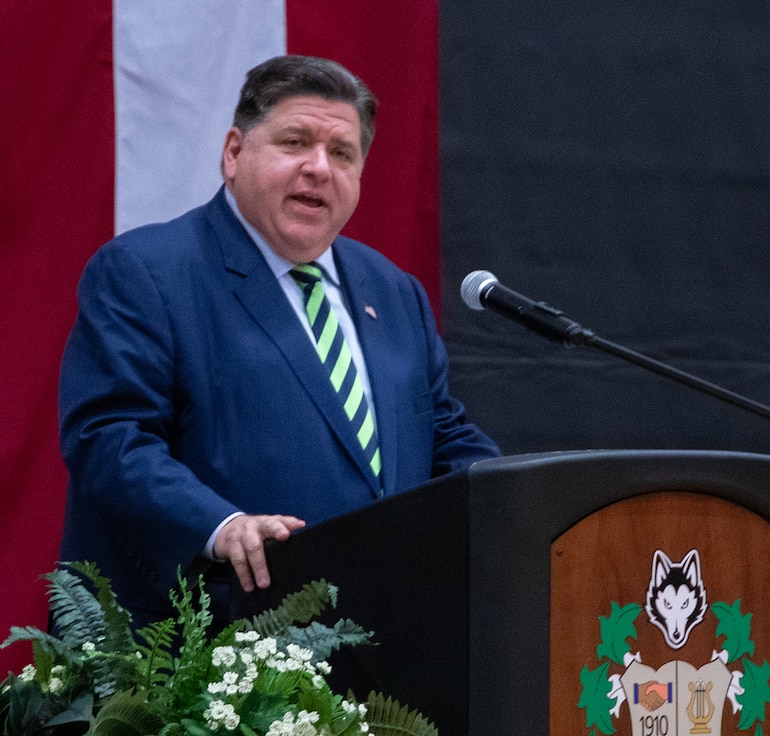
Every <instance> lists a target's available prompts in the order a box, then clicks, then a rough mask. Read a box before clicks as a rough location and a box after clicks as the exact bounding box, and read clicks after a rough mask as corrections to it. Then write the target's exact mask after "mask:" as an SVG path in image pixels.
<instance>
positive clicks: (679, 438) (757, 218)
mask: <svg viewBox="0 0 770 736" xmlns="http://www.w3.org/2000/svg"><path fill="white" fill-rule="evenodd" d="M440 40H441V43H440V62H441V63H440V72H441V73H440V90H441V108H440V109H441V117H440V123H441V124H440V131H441V162H442V167H441V188H442V197H441V222H442V224H441V233H442V252H443V256H442V267H443V308H444V334H445V337H446V341H447V344H448V348H449V351H450V355H451V359H452V374H453V379H454V386H455V390H456V392H457V393H458V394H459V395H460V396H461V397H462V398H463V399H464V400H465V402H466V404H467V407H468V410H469V412H470V413H471V415H472V416H473V417H474V418H475V419H478V420H479V421H480V422H481V423H482V424H483V425H484V426H485V427H486V428H487V429H488V430H489V431H490V433H491V434H492V435H493V436H495V437H496V438H497V439H498V441H499V442H500V444H501V446H502V447H503V449H504V451H505V452H506V453H515V452H530V451H542V450H560V449H584V448H600V447H601V448H621V447H622V448H708V449H733V450H750V451H759V452H768V451H770V423H768V420H766V419H763V418H761V417H755V416H754V415H752V414H750V413H747V412H745V411H743V410H741V409H736V408H733V407H731V406H727V405H725V404H723V403H721V402H719V401H717V400H716V399H713V398H710V397H708V396H703V395H701V394H700V393H697V392H695V391H693V390H692V389H689V388H685V387H682V386H679V385H678V384H674V383H671V382H669V381H667V380H665V379H663V378H660V377H658V376H656V375H653V374H651V373H648V372H646V371H644V370H642V369H641V368H638V367H636V366H632V365H629V364H627V363H625V362H623V361H621V360H619V359H616V358H611V357H609V356H606V355H604V354H603V353H600V352H598V351H596V350H593V349H583V348H581V349H574V350H567V349H565V348H563V347H561V346H560V345H557V344H554V343H551V342H547V341H546V340H544V339H543V338H542V337H540V336H539V335H535V334H534V333H531V332H529V331H527V330H526V328H524V327H521V326H519V325H518V324H515V323H513V322H509V321H506V320H505V319H504V318H503V317H500V316H498V315H496V314H494V313H492V312H489V311H485V312H471V310H469V309H468V308H467V307H466V306H465V305H464V304H463V303H462V302H461V301H460V297H459V285H460V282H461V281H462V278H463V276H464V275H465V274H466V273H468V272H470V271H472V270H476V269H487V270H490V271H492V272H493V273H494V274H495V275H497V277H498V278H499V279H500V281H501V282H502V283H503V284H506V285H507V286H509V287H510V288H512V289H514V290H516V291H519V292H521V293H523V294H525V295H527V296H529V297H531V298H533V299H535V300H544V301H546V302H548V303H550V304H552V305H553V306H555V307H558V308H559V309H561V310H563V311H564V312H565V313H566V314H567V315H569V316H570V317H572V318H573V319H575V320H576V321H578V322H579V323H581V324H582V325H583V326H585V327H588V328H591V329H593V330H594V331H595V332H596V333H597V334H598V335H600V336H602V337H604V338H606V339H609V340H612V341H615V342H618V343H620V344H622V345H625V346H627V347H630V348H633V349H635V350H637V351H639V352H642V353H645V354H648V355H650V356H653V357H655V358H657V359H659V360H662V361H664V362H667V363H670V364H673V365H674V366H676V367H677V368H679V369H681V370H684V371H687V372H690V373H693V374H695V375H697V376H700V377H702V378H704V379H707V380H709V381H712V382H714V383H717V384H719V385H722V386H724V387H726V388H728V389H729V390H731V391H734V392H737V393H740V394H744V395H747V396H748V397H750V398H752V399H754V400H756V401H759V402H762V403H770V382H769V381H768V377H769V374H770V370H769V368H768V359H769V358H770V334H768V302H769V301H770V300H769V294H768V285H769V277H770V252H768V233H769V232H770V230H769V225H770V12H769V10H768V6H767V5H764V4H758V3H745V2H737V3H736V2H733V1H732V0H715V1H714V2H709V3H695V2H679V3H668V2H654V1H650V0H642V1H641V2H635V3H618V2H616V1H615V0H596V1H593V2H546V3H543V2H534V1H531V0H517V2H510V0H488V1H487V2H485V3H483V4H480V5H476V6H469V5H468V4H467V3H457V2H448V3H447V2H445V3H442V4H441V8H440Z"/></svg>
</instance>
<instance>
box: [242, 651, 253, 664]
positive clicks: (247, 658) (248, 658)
mask: <svg viewBox="0 0 770 736" xmlns="http://www.w3.org/2000/svg"><path fill="white" fill-rule="evenodd" d="M240 657H241V662H243V664H251V663H252V662H253V661H254V652H252V651H251V650H250V649H242V650H241V653H240Z"/></svg>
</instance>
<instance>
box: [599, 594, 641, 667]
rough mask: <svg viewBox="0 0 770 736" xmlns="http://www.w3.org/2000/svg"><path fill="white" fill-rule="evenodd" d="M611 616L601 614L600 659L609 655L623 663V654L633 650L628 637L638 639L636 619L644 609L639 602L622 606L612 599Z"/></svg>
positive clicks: (615, 661) (618, 662) (614, 660)
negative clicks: (627, 640)
mask: <svg viewBox="0 0 770 736" xmlns="http://www.w3.org/2000/svg"><path fill="white" fill-rule="evenodd" d="M611 606H612V607H611V610H610V616H609V618H607V617H605V616H599V626H600V630H601V635H602V643H601V644H599V646H598V647H597V648H596V656H597V657H598V658H599V659H604V657H607V658H608V659H610V660H612V661H613V662H614V663H615V664H619V665H622V664H623V656H624V655H625V654H626V653H627V652H630V651H631V647H630V645H629V644H628V643H627V642H626V639H628V638H631V639H636V626H634V621H636V617H637V616H638V615H639V613H640V612H641V610H642V607H641V606H640V605H638V604H637V603H629V604H628V605H626V606H623V607H622V608H621V607H620V606H619V605H618V604H617V603H616V602H615V601H612V604H611Z"/></svg>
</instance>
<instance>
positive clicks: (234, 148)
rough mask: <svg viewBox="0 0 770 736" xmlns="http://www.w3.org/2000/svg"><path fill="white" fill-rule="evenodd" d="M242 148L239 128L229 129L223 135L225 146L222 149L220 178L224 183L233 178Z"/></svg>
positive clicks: (241, 135) (241, 134)
mask: <svg viewBox="0 0 770 736" xmlns="http://www.w3.org/2000/svg"><path fill="white" fill-rule="evenodd" d="M242 146H243V132H242V131H241V130H240V128H236V127H232V128H230V130H228V131H227V133H226V134H225V145H224V148H223V149H222V177H223V178H224V180H225V181H226V182H231V181H232V180H233V179H234V178H235V172H236V169H237V168H238V156H239V155H240V153H241V148H242Z"/></svg>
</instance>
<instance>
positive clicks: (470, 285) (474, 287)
mask: <svg viewBox="0 0 770 736" xmlns="http://www.w3.org/2000/svg"><path fill="white" fill-rule="evenodd" d="M497 283H499V282H498V280H497V276H495V275H494V274H493V273H491V272H489V271H471V272H470V273H469V274H468V275H467V276H466V277H465V278H464V279H463V282H462V284H461V285H460V296H462V298H463V301H464V302H465V303H466V305H467V306H469V307H470V308H471V309H475V310H477V311H480V310H482V309H484V305H483V304H482V303H481V293H482V291H483V289H484V287H485V286H487V285H488V284H497Z"/></svg>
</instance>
